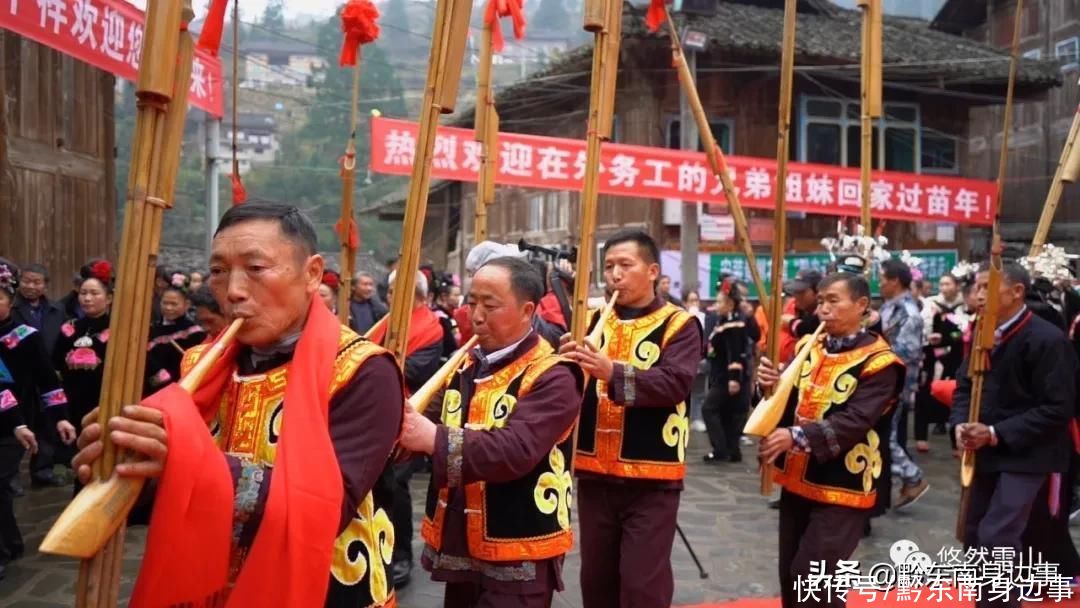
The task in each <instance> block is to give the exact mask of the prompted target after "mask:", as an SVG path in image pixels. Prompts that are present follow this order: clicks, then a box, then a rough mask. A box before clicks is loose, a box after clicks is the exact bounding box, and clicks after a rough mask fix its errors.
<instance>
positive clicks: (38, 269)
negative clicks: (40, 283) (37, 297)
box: [22, 264, 49, 283]
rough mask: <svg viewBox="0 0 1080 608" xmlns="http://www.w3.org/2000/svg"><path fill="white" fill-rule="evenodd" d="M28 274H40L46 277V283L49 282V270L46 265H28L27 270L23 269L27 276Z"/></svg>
mask: <svg viewBox="0 0 1080 608" xmlns="http://www.w3.org/2000/svg"><path fill="white" fill-rule="evenodd" d="M28 272H32V273H34V274H40V275H41V276H43V277H45V282H46V283H48V282H49V269H48V268H46V267H45V265H44V264H27V265H26V268H23V269H22V273H23V274H26V273H28Z"/></svg>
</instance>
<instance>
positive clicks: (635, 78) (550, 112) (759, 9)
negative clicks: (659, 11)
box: [425, 0, 1061, 268]
mask: <svg viewBox="0 0 1080 608" xmlns="http://www.w3.org/2000/svg"><path fill="white" fill-rule="evenodd" d="M709 6H710V7H711V8H710V10H709V12H710V13H711V14H708V15H701V14H687V13H682V14H677V15H676V16H675V20H676V23H677V25H678V26H679V27H680V28H683V27H689V28H691V29H693V30H694V31H697V32H701V33H704V34H705V35H706V36H707V44H706V47H705V49H704V51H702V52H700V53H699V54H698V57H697V82H698V90H699V91H700V94H701V97H702V102H703V105H704V106H705V110H706V112H707V114H708V116H709V118H710V121H711V123H712V130H713V133H714V135H715V136H716V138H717V140H718V141H719V143H720V145H722V146H723V148H724V149H725V151H726V152H728V153H731V154H736V155H741V156H755V157H765V158H768V157H775V154H776V132H777V114H778V110H777V99H778V90H779V84H778V64H779V56H780V50H781V48H780V47H781V38H782V36H781V33H782V28H783V2H781V1H779V0H775V1H772V0H758V1H754V2H750V1H749V0H713V2H711V3H709ZM644 12H645V10H644V7H639V6H633V5H629V4H628V5H626V8H625V11H624V22H623V40H622V56H621V61H620V71H619V75H618V93H617V98H616V103H615V112H616V119H615V137H614V141H616V142H618V143H627V144H637V145H645V146H654V147H671V148H678V147H680V144H679V135H680V124H679V116H680V115H679V111H680V105H679V104H680V101H679V97H680V92H679V85H678V81H677V79H676V74H675V71H674V69H672V67H671V54H670V43H669V40H668V38H667V35H666V33H665V32H664V31H663V30H661V32H659V33H655V34H654V33H650V32H648V31H647V30H646V28H645V25H644ZM860 33H861V14H860V13H859V12H856V11H851V10H845V9H842V8H839V7H836V6H835V5H832V4H830V3H828V2H824V1H821V0H817V1H814V0H803V1H800V2H799V12H798V18H797V33H796V77H795V88H794V99H793V114H792V140H791V141H792V143H791V158H792V159H793V160H798V161H807V162H816V163H825V164H833V165H843V166H849V167H857V166H858V165H859V151H860V150H859V146H858V141H859V134H860V122H859V111H860V104H859V101H858V98H859V63H860ZM591 57H592V49H591V45H587V46H585V47H582V48H579V49H576V50H573V51H570V52H568V53H567V54H566V55H565V56H564V57H562V58H561V60H560V61H558V62H557V63H555V64H553V65H551V66H550V67H549V68H548V69H547V70H545V71H543V72H541V73H539V74H536V75H534V76H532V77H531V78H529V79H528V80H526V81H523V82H520V83H517V84H514V85H512V86H509V87H505V88H502V89H501V91H500V92H499V93H498V94H497V99H496V107H497V109H498V111H499V114H500V117H501V120H500V125H501V130H502V131H504V132H519V133H528V134H535V135H549V136H555V137H568V138H577V139H582V138H584V135H585V124H586V111H587V107H588V94H589V70H590V65H591ZM884 63H885V82H886V88H885V100H886V105H885V117H884V118H883V120H882V121H881V122H880V123H879V125H878V129H876V132H875V138H874V145H875V163H876V166H877V167H878V168H883V169H891V170H897V171H908V172H916V173H941V174H946V175H957V176H965V177H973V176H971V175H967V174H965V168H966V167H968V166H969V164H968V155H969V150H968V146H967V145H966V143H967V142H968V139H969V133H970V132H971V130H972V128H973V126H972V125H971V118H970V116H969V114H970V112H971V110H972V109H973V108H978V107H981V106H986V105H994V104H999V103H1001V102H1002V97H1003V93H1004V90H1005V86H1004V85H1005V82H1006V80H1007V75H1008V61H1007V55H1006V54H1005V53H1003V52H1002V51H1001V50H999V49H997V48H994V47H993V46H991V45H987V44H984V43H982V42H978V41H975V40H971V39H968V38H964V37H960V36H957V35H955V34H951V33H947V32H943V31H940V30H936V29H932V28H931V27H930V24H929V23H928V22H927V21H924V20H918V19H903V18H895V17H886V18H885V25H884ZM1060 82H1061V76H1060V73H1059V70H1058V67H1057V65H1056V64H1053V63H1050V62H1045V61H1039V60H1035V59H1026V60H1024V61H1023V62H1022V65H1021V68H1020V70H1019V79H1018V86H1017V95H1018V96H1019V97H1020V98H1022V99H1030V98H1041V96H1043V95H1045V91H1047V90H1048V89H1051V88H1053V87H1055V86H1058V85H1059V84H1060ZM472 122H473V117H472V112H471V111H466V112H464V113H463V114H462V115H461V116H459V117H458V118H457V119H456V120H455V121H454V123H455V124H456V125H457V126H467V127H471V126H472ZM998 128H1000V127H998ZM880 132H883V133H884V136H883V137H882V136H880ZM979 177H986V176H985V175H979ZM474 201H475V185H474V184H470V183H464V184H463V183H453V184H446V185H442V186H441V187H440V188H439V189H437V190H435V191H433V193H432V198H431V205H432V209H443V210H445V214H446V216H445V223H444V221H443V220H434V219H432V220H431V221H430V223H431V224H432V225H431V226H428V227H427V228H428V229H427V230H425V256H426V257H427V258H428V259H431V260H433V261H434V262H435V263H436V264H442V263H445V264H446V265H447V266H448V267H450V268H458V267H459V265H458V263H459V262H460V260H461V259H463V257H464V251H463V250H467V248H468V247H469V246H470V245H471V244H472V242H473V236H472V217H473V205H474ZM681 204H682V203H681V202H677V201H668V202H664V201H658V200H651V199H630V198H617V199H616V198H614V197H606V196H604V197H601V203H600V212H599V219H598V234H597V240H598V241H600V242H602V241H603V239H604V237H605V236H606V235H608V234H610V233H612V232H613V231H615V230H617V229H619V228H621V227H624V226H639V227H642V228H645V229H647V230H648V231H649V232H650V233H652V234H654V235H656V236H657V237H659V240H660V242H661V244H662V248H664V249H678V248H679V240H680V229H681V223H682V221H681V208H680V207H679V205H681ZM717 207H719V208H717V209H707V210H706V212H707V213H718V214H723V213H726V210H725V209H723V208H722V206H717ZM436 213H438V212H436ZM749 215H750V216H751V217H750V223H751V226H750V228H751V233H752V240H753V241H754V243H755V246H756V247H757V248H759V250H760V251H761V252H762V253H763V254H764V255H767V252H768V249H769V245H770V243H771V240H772V228H771V225H772V219H771V214H770V213H769V212H768V211H751V212H750V213H749ZM577 216H578V194H577V193H571V192H558V191H542V190H527V189H519V188H507V187H499V188H498V194H497V202H496V203H495V204H494V205H492V206H491V208H490V209H489V216H488V217H489V220H488V221H489V237H490V238H491V239H493V240H499V241H503V242H517V240H518V239H520V238H526V239H528V240H530V241H536V242H539V243H543V244H548V245H572V244H574V243H576V242H577V240H578V234H577V232H576V227H577V224H578V222H577V219H576V218H577ZM439 217H441V216H439ZM793 218H794V219H796V220H798V221H792V222H790V223H789V224H790V229H789V238H790V241H789V247H790V249H791V250H794V251H819V250H820V239H821V238H822V237H823V236H826V235H829V234H832V233H833V232H835V226H836V220H837V218H836V217H827V216H814V215H809V216H793ZM439 224H443V225H448V229H449V231H450V233H451V234H455V233H456V236H454V237H450V236H448V235H446V234H445V233H444V232H443V231H442V230H439V228H441V227H442V226H440V225H439ZM985 232H986V231H985V230H966V229H964V228H963V227H958V226H952V227H946V229H943V230H938V226H935V225H932V224H904V223H899V222H891V223H889V224H888V225H887V227H886V235H887V236H888V237H889V238H890V241H891V242H892V243H894V244H898V245H899V246H902V247H903V248H907V249H926V248H948V249H958V250H960V251H961V255H965V254H966V253H967V252H968V250H969V249H971V248H975V249H978V248H980V247H985V244H984V242H985V240H986V237H985ZM462 244H464V247H462ZM700 250H701V251H702V252H707V251H735V244H734V243H733V242H731V241H716V242H709V241H703V242H701V245H700Z"/></svg>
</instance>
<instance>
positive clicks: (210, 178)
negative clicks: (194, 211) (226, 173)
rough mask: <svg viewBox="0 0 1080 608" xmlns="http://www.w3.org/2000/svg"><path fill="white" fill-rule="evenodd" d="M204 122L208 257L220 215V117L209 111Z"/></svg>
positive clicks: (208, 257) (208, 256)
mask: <svg viewBox="0 0 1080 608" xmlns="http://www.w3.org/2000/svg"><path fill="white" fill-rule="evenodd" d="M205 116H206V121H205V122H204V125H203V126H204V129H203V130H204V131H205V132H206V155H205V158H206V167H205V168H204V170H205V172H206V258H207V259H208V260H209V259H210V248H211V245H212V243H213V240H214V231H215V230H217V225H218V218H219V217H220V216H221V209H220V199H219V196H218V179H219V178H220V173H219V172H218V152H219V151H220V149H221V119H220V118H214V117H213V116H211V115H210V114H209V113H207V114H206V115H205Z"/></svg>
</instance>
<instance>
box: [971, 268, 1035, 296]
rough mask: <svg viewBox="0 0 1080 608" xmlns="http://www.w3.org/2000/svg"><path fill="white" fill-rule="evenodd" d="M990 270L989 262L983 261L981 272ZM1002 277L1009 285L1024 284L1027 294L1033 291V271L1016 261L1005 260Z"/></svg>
mask: <svg viewBox="0 0 1080 608" xmlns="http://www.w3.org/2000/svg"><path fill="white" fill-rule="evenodd" d="M989 271H990V263H989V262H983V264H982V265H980V266H979V272H989ZM1001 278H1002V279H1004V280H1005V282H1006V283H1007V284H1009V285H1023V286H1024V294H1025V295H1027V294H1028V293H1030V292H1031V273H1029V272H1028V271H1027V269H1025V268H1024V267H1023V266H1021V265H1020V264H1017V263H1016V262H1005V263H1003V264H1002V265H1001Z"/></svg>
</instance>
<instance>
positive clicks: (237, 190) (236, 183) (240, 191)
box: [229, 173, 247, 207]
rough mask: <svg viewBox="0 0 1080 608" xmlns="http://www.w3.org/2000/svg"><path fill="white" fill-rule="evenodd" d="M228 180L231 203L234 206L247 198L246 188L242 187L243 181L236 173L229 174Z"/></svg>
mask: <svg viewBox="0 0 1080 608" xmlns="http://www.w3.org/2000/svg"><path fill="white" fill-rule="evenodd" d="M229 180H230V181H232V204H233V207H235V206H237V205H239V204H240V203H243V202H244V201H246V200H247V188H244V182H242V181H240V175H239V174H237V173H232V174H230V175H229Z"/></svg>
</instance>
